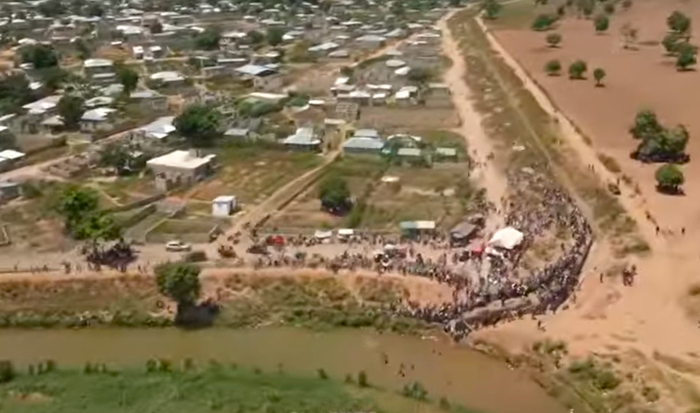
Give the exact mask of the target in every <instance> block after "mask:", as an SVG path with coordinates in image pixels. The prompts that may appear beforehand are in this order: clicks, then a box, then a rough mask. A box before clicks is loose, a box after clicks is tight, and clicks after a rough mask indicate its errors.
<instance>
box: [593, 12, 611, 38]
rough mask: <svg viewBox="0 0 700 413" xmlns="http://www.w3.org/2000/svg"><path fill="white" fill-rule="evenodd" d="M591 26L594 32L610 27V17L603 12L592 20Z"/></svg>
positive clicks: (600, 31) (603, 30)
mask: <svg viewBox="0 0 700 413" xmlns="http://www.w3.org/2000/svg"><path fill="white" fill-rule="evenodd" d="M593 27H595V31H596V33H603V32H605V31H607V30H608V28H609V27H610V19H609V18H608V16H606V15H604V14H599V15H597V16H596V18H595V19H594V20H593Z"/></svg>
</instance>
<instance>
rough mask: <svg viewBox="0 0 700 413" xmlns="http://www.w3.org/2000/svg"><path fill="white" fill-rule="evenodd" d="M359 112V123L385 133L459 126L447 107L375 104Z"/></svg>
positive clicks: (456, 116) (456, 117) (455, 113)
mask: <svg viewBox="0 0 700 413" xmlns="http://www.w3.org/2000/svg"><path fill="white" fill-rule="evenodd" d="M360 113H361V115H360V120H359V122H358V124H359V125H361V126H362V127H368V128H374V129H380V130H383V131H385V132H386V133H399V132H402V133H408V132H410V131H415V130H437V129H451V128H455V127H457V126H459V116H458V115H457V112H456V111H454V110H453V109H449V108H426V107H386V106H385V107H377V106H375V107H363V108H362V110H361V112H360Z"/></svg>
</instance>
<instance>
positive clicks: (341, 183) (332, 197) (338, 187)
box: [318, 175, 352, 215]
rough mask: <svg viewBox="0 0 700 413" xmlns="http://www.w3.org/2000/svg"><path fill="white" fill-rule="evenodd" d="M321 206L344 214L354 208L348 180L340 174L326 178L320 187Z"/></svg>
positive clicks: (333, 212) (332, 211)
mask: <svg viewBox="0 0 700 413" xmlns="http://www.w3.org/2000/svg"><path fill="white" fill-rule="evenodd" d="M318 196H319V198H320V200H321V208H323V209H324V210H326V211H329V212H331V213H332V214H337V215H343V214H345V213H346V212H348V211H349V210H350V208H352V200H351V199H350V196H351V194H350V187H349V186H348V182H347V181H346V180H345V179H343V178H342V177H340V176H338V175H332V176H329V177H327V178H325V179H324V180H323V181H322V182H321V185H320V187H319V191H318Z"/></svg>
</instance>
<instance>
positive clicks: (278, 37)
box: [265, 27, 284, 47]
mask: <svg viewBox="0 0 700 413" xmlns="http://www.w3.org/2000/svg"><path fill="white" fill-rule="evenodd" d="M283 36H284V29H282V28H281V27H270V28H269V29H267V34H266V35H265V39H266V40H267V44H269V45H270V46H273V47H274V46H277V45H279V44H282V37H283Z"/></svg>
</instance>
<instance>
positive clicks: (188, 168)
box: [146, 150, 216, 183]
mask: <svg viewBox="0 0 700 413" xmlns="http://www.w3.org/2000/svg"><path fill="white" fill-rule="evenodd" d="M215 158H216V155H205V156H200V154H199V153H198V152H197V151H196V150H189V151H182V150H176V151H172V152H170V153H168V154H165V155H163V156H159V157H157V158H153V159H151V160H149V161H148V162H146V165H147V166H148V168H149V169H151V171H153V174H154V175H156V176H158V177H160V178H165V179H166V180H168V181H174V182H176V183H189V182H195V181H199V180H201V179H203V178H205V177H206V176H207V175H209V173H210V172H211V169H212V162H213V160H214V159H215Z"/></svg>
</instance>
